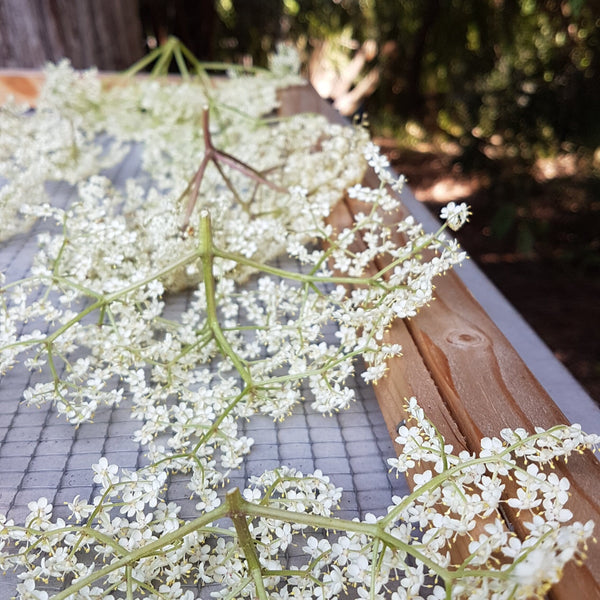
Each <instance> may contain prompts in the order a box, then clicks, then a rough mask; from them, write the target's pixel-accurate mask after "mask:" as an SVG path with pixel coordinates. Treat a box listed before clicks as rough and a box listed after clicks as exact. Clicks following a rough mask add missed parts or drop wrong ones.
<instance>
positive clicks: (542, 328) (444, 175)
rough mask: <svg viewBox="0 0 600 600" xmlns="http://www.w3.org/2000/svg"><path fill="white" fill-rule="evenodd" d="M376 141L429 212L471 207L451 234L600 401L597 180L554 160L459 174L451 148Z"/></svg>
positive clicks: (599, 205) (569, 163)
mask: <svg viewBox="0 0 600 600" xmlns="http://www.w3.org/2000/svg"><path fill="white" fill-rule="evenodd" d="M378 143H379V144H380V145H381V146H382V148H383V149H384V151H386V152H387V154H388V156H389V157H390V161H391V163H392V165H393V167H394V169H395V170H396V171H397V172H399V173H403V174H404V175H405V176H406V177H407V179H408V183H409V185H410V187H411V189H412V191H413V192H414V194H415V196H416V197H417V198H418V199H419V200H421V201H422V202H424V203H425V204H426V205H427V206H428V207H429V208H430V209H431V210H432V211H433V212H435V213H439V210H440V208H441V206H443V204H445V203H446V202H449V201H451V200H453V201H457V202H462V201H465V202H468V203H469V204H470V205H471V206H472V207H473V216H472V218H471V222H470V223H469V224H468V225H467V226H465V227H464V228H463V229H462V230H461V231H460V232H459V235H458V238H459V241H460V242H461V244H462V245H463V247H464V248H465V249H466V250H467V251H468V252H469V254H470V256H471V258H472V259H473V260H475V261H476V262H477V263H478V265H479V266H480V267H481V268H482V270H483V271H484V272H485V273H486V275H487V276H488V277H489V278H490V280H491V281H492V282H493V283H494V284H495V285H496V286H497V287H498V288H499V290H500V291H501V292H502V293H503V294H504V296H505V297H506V298H507V299H508V300H509V302H511V304H513V305H514V306H515V308H516V309H517V310H518V311H519V312H520V313H521V314H522V315H523V317H524V318H525V319H526V320H527V321H528V322H529V323H530V325H531V326H532V327H533V329H534V330H535V331H536V332H537V333H538V335H539V336H540V337H541V338H542V339H543V340H544V342H545V343H546V344H547V345H548V347H549V348H550V349H551V350H552V352H553V353H554V355H555V356H556V357H557V358H558V359H559V360H560V361H561V362H562V363H563V364H564V365H565V366H566V367H567V368H568V369H569V370H570V371H571V373H573V375H574V376H575V377H576V379H577V380H578V381H579V382H580V383H581V384H582V385H583V387H584V388H585V389H586V390H587V391H588V393H589V394H590V396H591V397H592V398H593V399H594V400H595V401H596V402H597V403H598V404H600V185H599V182H598V180H597V179H594V178H593V177H592V176H590V175H589V174H585V173H584V174H583V175H582V174H581V173H582V171H581V170H578V169H577V166H576V165H575V167H574V166H573V164H572V161H569V160H568V159H566V160H565V159H564V158H563V159H558V160H555V161H549V160H546V161H544V162H543V163H541V164H540V165H539V166H538V167H537V169H534V170H532V171H529V172H527V173H524V172H519V171H518V170H514V169H512V168H511V166H510V165H503V166H502V168H500V169H498V170H497V171H495V172H492V173H491V174H490V172H489V171H482V170H479V171H473V172H471V173H465V172H463V170H462V168H461V166H460V165H459V163H458V162H457V161H456V160H455V158H454V157H453V156H452V154H451V153H450V154H448V153H443V152H440V151H435V150H431V149H422V150H417V151H416V150H410V151H409V150H403V149H399V148H397V147H396V146H395V145H394V144H392V143H390V142H387V141H386V140H378Z"/></svg>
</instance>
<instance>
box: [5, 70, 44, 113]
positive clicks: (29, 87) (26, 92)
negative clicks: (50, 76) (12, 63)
mask: <svg viewBox="0 0 600 600" xmlns="http://www.w3.org/2000/svg"><path fill="white" fill-rule="evenodd" d="M43 84H44V76H43V75H42V73H41V72H40V71H38V70H31V69H10V70H2V71H0V104H4V103H5V102H6V101H7V100H8V98H10V97H13V98H14V99H15V100H16V101H17V102H18V103H22V104H28V105H29V106H35V105H36V102H37V98H38V96H39V94H40V90H41V88H42V85H43Z"/></svg>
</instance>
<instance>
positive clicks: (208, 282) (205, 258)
mask: <svg viewBox="0 0 600 600" xmlns="http://www.w3.org/2000/svg"><path fill="white" fill-rule="evenodd" d="M199 255H200V257H201V259H202V279H203V281H204V294H205V297H206V318H207V321H208V326H209V327H210V329H211V331H212V333H213V335H214V337H215V341H216V342H217V345H218V346H219V349H220V350H221V352H222V353H223V355H224V356H226V357H227V358H229V359H230V360H231V362H232V363H233V366H234V367H235V368H236V370H237V371H238V373H239V374H240V377H241V378H242V379H243V380H244V383H245V384H246V385H247V386H248V387H249V388H251V389H252V388H253V387H254V383H253V381H252V376H251V375H250V372H249V371H248V369H247V368H246V365H245V364H244V363H243V362H242V360H241V359H240V357H239V356H238V355H237V354H236V352H235V350H234V349H233V348H232V347H231V344H230V343H229V341H228V340H227V338H226V337H225V334H224V333H223V330H222V329H221V326H220V324H219V317H218V314H217V302H216V294H215V278H214V274H213V262H214V252H213V242H212V230H211V224H210V215H209V213H208V211H207V210H203V211H202V213H201V215H200V244H199Z"/></svg>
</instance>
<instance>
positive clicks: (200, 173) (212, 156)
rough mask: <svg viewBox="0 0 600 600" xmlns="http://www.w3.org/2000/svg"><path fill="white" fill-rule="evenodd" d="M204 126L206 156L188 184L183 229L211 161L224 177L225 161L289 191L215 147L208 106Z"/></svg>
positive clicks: (276, 188) (203, 116)
mask: <svg viewBox="0 0 600 600" xmlns="http://www.w3.org/2000/svg"><path fill="white" fill-rule="evenodd" d="M202 127H203V130H204V131H203V133H204V156H203V158H202V162H201V163H200V166H199V167H198V170H197V171H196V173H194V177H193V178H192V182H191V186H188V189H189V194H190V197H189V200H188V202H187V206H186V210H185V215H184V220H183V224H182V226H181V228H182V230H183V231H185V230H186V229H187V228H188V225H189V223H190V218H191V216H192V212H194V208H195V206H196V202H197V201H198V194H199V193H200V186H201V185H202V179H203V178H204V173H205V172H206V167H207V166H208V163H209V162H211V161H212V162H213V163H215V165H216V166H217V168H218V170H219V172H220V173H221V175H222V176H223V177H224V175H223V173H222V171H221V169H220V165H219V163H223V164H225V165H227V166H228V167H230V168H232V169H235V170H236V171H239V172H240V173H242V174H243V175H245V176H246V177H248V178H250V179H253V180H254V181H256V182H257V183H260V184H263V185H266V186H267V187H270V188H271V189H272V190H275V191H277V192H281V193H286V192H287V191H288V190H287V188H285V187H283V186H280V185H277V184H276V183H273V182H271V181H269V180H268V179H265V178H264V177H263V176H262V175H261V174H260V173H259V172H258V171H257V170H256V169H253V168H252V167H251V166H249V165H247V164H246V163H244V162H242V161H241V160H239V159H237V158H235V156H232V155H231V154H228V153H227V152H223V151H222V150H219V149H217V148H215V146H214V145H213V141H212V136H211V134H210V124H209V109H208V108H205V109H204V111H203V113H202ZM186 191H187V190H186ZM185 193H186V192H184V195H185Z"/></svg>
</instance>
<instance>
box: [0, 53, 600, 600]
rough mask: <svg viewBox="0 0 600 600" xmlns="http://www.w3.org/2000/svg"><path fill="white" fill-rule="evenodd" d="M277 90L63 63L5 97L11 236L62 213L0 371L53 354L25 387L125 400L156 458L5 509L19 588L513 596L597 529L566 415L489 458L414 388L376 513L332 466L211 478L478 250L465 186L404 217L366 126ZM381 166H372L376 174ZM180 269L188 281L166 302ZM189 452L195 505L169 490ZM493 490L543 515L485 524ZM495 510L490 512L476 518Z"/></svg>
mask: <svg viewBox="0 0 600 600" xmlns="http://www.w3.org/2000/svg"><path fill="white" fill-rule="evenodd" d="M281 60H283V58H282V59H281ZM284 62H289V60H287V59H286V60H284ZM280 85H281V82H278V80H277V79H275V78H272V77H268V76H266V75H256V76H252V77H250V76H246V75H242V76H238V77H234V78H231V79H228V80H226V81H223V82H220V83H219V84H218V85H215V86H214V87H213V86H209V85H207V84H206V82H205V81H204V80H202V79H200V80H196V79H192V80H189V81H184V82H182V83H181V84H180V85H177V86H175V85H173V84H172V83H170V82H169V81H157V80H154V79H150V78H149V79H140V80H135V81H132V82H130V83H129V84H128V85H123V84H122V82H121V81H120V80H117V81H114V82H111V83H110V84H102V83H101V82H100V81H99V80H98V79H97V77H96V74H95V73H94V72H93V71H90V72H88V73H85V74H79V73H76V72H74V71H73V70H72V69H71V68H70V66H69V65H68V64H66V63H61V64H59V65H57V66H56V67H51V68H49V70H48V82H47V86H46V89H45V91H44V92H43V94H42V97H41V100H40V106H39V108H38V110H36V111H35V112H34V113H33V114H29V113H26V112H23V111H20V112H19V111H18V110H17V109H15V108H14V107H6V108H3V109H2V110H3V111H6V114H7V115H8V117H7V118H8V119H9V121H10V124H11V126H12V128H13V129H12V130H11V135H12V137H11V136H9V137H8V138H7V141H3V142H2V143H3V144H4V146H2V147H0V160H1V162H0V168H1V169H2V170H1V172H0V173H1V175H2V177H3V179H2V181H3V185H2V187H1V188H0V211H1V212H2V215H3V217H6V218H5V220H4V221H3V223H4V226H5V229H4V230H3V236H9V235H12V234H14V233H15V232H17V231H20V230H21V228H22V224H23V222H24V221H23V219H22V217H26V219H25V220H26V222H27V223H30V222H32V221H33V220H35V219H46V220H47V221H48V222H49V223H52V224H54V227H47V228H46V231H45V232H43V233H41V234H40V236H39V238H38V242H39V251H38V253H37V254H36V256H35V258H34V260H33V264H32V265H31V276H30V277H27V278H26V279H23V280H19V281H5V280H4V278H2V282H1V285H2V287H1V288H0V294H1V297H2V303H1V304H0V374H3V375H4V374H6V373H8V372H9V370H10V369H11V367H12V366H14V365H15V364H16V363H17V362H18V361H22V362H23V364H24V365H25V366H26V367H27V368H28V369H30V370H31V371H36V372H37V373H38V374H37V376H36V379H35V383H33V384H32V385H31V387H29V388H28V389H27V390H26V392H25V394H24V400H25V402H27V403H29V404H34V405H41V404H43V403H54V404H55V405H56V407H57V409H58V412H59V413H61V414H63V415H64V416H65V418H66V419H67V420H69V421H70V422H72V423H74V424H80V423H83V422H86V421H90V420H92V419H93V417H94V414H95V412H96V411H97V410H98V408H99V407H101V406H103V405H109V406H112V405H117V404H125V403H127V404H128V405H129V406H130V407H131V412H132V417H133V418H134V419H135V420H137V421H139V427H138V429H137V431H136V433H135V435H134V439H135V441H137V442H139V443H140V444H141V445H143V446H144V447H145V448H146V450H147V458H148V463H149V464H148V466H145V467H143V468H140V469H139V470H137V471H128V470H124V469H120V468H119V467H118V465H114V464H110V463H109V462H108V460H107V459H106V458H102V459H100V461H99V462H98V463H97V464H95V465H93V466H92V472H91V474H90V478H91V480H92V481H93V483H94V484H95V485H96V486H97V487H96V493H95V496H94V498H93V499H92V500H91V501H90V502H87V501H84V500H82V499H81V498H79V497H76V498H74V499H73V501H72V502H71V503H69V505H68V508H69V511H70V519H71V520H72V521H73V523H70V522H66V521H65V520H63V519H61V518H59V517H54V516H53V512H54V509H53V507H52V505H51V503H50V502H49V501H48V500H47V499H45V498H40V499H39V500H38V501H36V502H31V503H30V505H29V507H28V508H29V515H28V516H27V518H26V519H25V521H24V523H23V524H15V523H14V522H13V521H11V520H9V519H8V518H6V517H5V516H0V569H1V570H4V571H8V570H12V569H16V570H17V571H18V572H19V573H20V574H19V577H20V583H19V584H18V588H17V593H18V594H19V597H20V598H22V599H23V600H29V599H36V600H44V599H45V598H48V593H47V591H46V590H45V589H44V582H46V581H52V582H53V583H57V582H65V581H67V582H70V583H69V584H65V586H67V585H68V586H70V587H68V588H67V591H66V592H65V594H67V593H68V594H70V595H69V596H68V597H69V598H71V597H72V598H77V599H80V598H81V599H92V598H98V599H99V598H104V599H105V600H112V599H114V600H116V599H117V598H123V597H127V598H131V597H148V598H160V599H183V600H193V598H196V597H197V596H196V593H195V591H192V589H190V587H186V586H188V585H190V586H191V585H193V584H196V586H197V585H206V586H213V587H211V590H213V591H212V596H213V597H216V598H221V597H222V598H227V597H239V598H243V597H248V598H256V597H258V598H267V597H270V598H276V599H282V600H283V599H284V598H292V597H305V598H320V599H323V600H324V599H325V598H331V599H334V598H338V597H339V596H340V594H342V593H343V592H344V591H345V590H346V589H347V588H348V587H352V588H356V594H358V596H359V597H371V598H392V599H394V600H395V599H396V598H397V599H400V598H405V597H413V598H420V597H422V596H420V595H419V594H421V590H422V589H423V586H426V585H429V586H432V587H431V588H430V589H431V593H430V594H429V595H428V596H427V598H428V600H436V599H439V598H442V597H448V596H444V594H445V591H444V590H450V592H449V593H450V597H461V595H462V596H465V597H466V596H467V595H471V597H477V596H476V594H483V591H482V590H485V591H486V592H487V591H489V592H490V593H498V594H499V595H498V597H499V598H500V597H509V596H506V595H505V596H502V595H501V594H503V593H504V592H506V590H513V588H514V584H515V583H518V584H519V585H520V586H521V587H520V588H519V590H521V589H522V590H523V593H522V594H521V592H520V591H519V592H514V593H513V592H511V593H513V595H512V596H510V597H513V598H521V597H523V598H525V597H527V596H528V595H529V594H530V593H537V592H538V591H539V590H540V589H545V588H544V586H547V585H549V583H552V582H553V581H555V579H556V577H558V575H559V573H560V571H561V569H562V566H563V565H564V563H565V562H566V561H567V560H569V559H570V558H572V557H578V556H579V553H580V551H581V548H582V546H583V544H584V543H585V540H587V539H588V538H589V536H590V535H591V529H592V526H591V524H584V525H582V524H577V523H574V524H567V523H568V522H569V521H570V518H571V515H570V512H569V510H568V508H567V507H566V505H565V504H566V500H567V497H568V485H567V483H566V482H565V480H564V479H561V478H559V477H557V476H556V475H555V474H553V473H547V472H546V471H545V470H544V469H545V467H546V466H547V465H549V464H551V463H552V461H554V460H556V458H557V457H566V456H567V455H568V454H569V453H570V452H573V451H577V450H580V449H582V448H585V447H589V446H592V445H596V444H597V443H598V440H597V439H596V438H594V437H591V436H586V435H585V434H583V433H582V432H581V430H580V429H578V428H576V427H571V428H557V429H554V430H551V431H550V432H543V431H536V432H535V433H534V434H533V435H528V434H527V433H526V432H523V431H520V430H517V431H514V432H513V431H505V432H502V434H501V436H502V439H485V440H483V441H482V450H481V452H480V453H479V454H478V455H470V454H469V453H459V454H458V455H457V456H454V455H452V454H451V452H452V448H451V447H450V446H448V445H447V444H446V443H445V442H444V440H442V439H441V438H440V436H439V435H438V434H437V432H436V431H435V429H434V428H433V426H432V425H431V424H430V423H429V422H428V421H427V419H426V417H425V415H424V414H423V412H422V410H421V409H420V408H419V407H418V406H417V404H416V402H415V401H410V403H409V405H408V408H407V410H408V411H409V413H410V414H411V415H412V418H413V419H414V422H415V424H414V425H411V426H410V427H409V426H403V427H401V428H400V430H399V432H398V439H397V441H398V443H399V444H400V445H401V446H402V447H403V451H402V453H401V454H400V456H399V457H398V458H397V459H391V460H390V466H391V467H393V468H395V469H396V470H397V471H399V472H404V471H406V470H409V469H413V468H418V469H419V472H418V473H417V474H416V475H415V476H414V481H415V483H416V484H417V488H416V490H415V491H414V492H413V493H412V494H410V495H409V496H407V497H406V498H402V499H400V498H398V499H396V500H395V502H394V505H393V506H392V507H390V508H389V512H388V514H387V515H386V516H384V517H381V518H378V519H376V518H375V517H373V516H367V518H366V519H365V520H364V521H363V522H361V521H358V520H353V521H345V520H342V519H338V518H336V517H335V509H336V506H337V504H338V502H339V501H340V498H341V490H340V489H339V488H336V487H335V486H333V485H332V484H331V482H330V481H329V479H328V478H327V476H326V475H324V474H323V473H321V472H319V471H317V472H315V473H313V474H308V475H304V474H302V473H300V472H297V471H294V470H293V469H289V468H284V467H281V468H279V469H275V470H273V471H269V472H267V473H264V474H263V475H262V476H260V477H254V478H252V479H251V480H250V481H249V482H248V487H247V489H245V490H244V491H243V492H242V493H239V492H237V493H236V491H233V492H230V493H228V494H227V495H226V496H225V498H223V495H222V494H219V492H218V490H219V488H221V487H222V486H224V485H225V484H226V483H227V481H228V476H229V475H230V473H231V471H232V470H233V469H236V468H238V467H239V466H240V465H241V464H242V461H243V460H244V456H246V455H247V454H248V453H249V452H251V449H252V446H253V443H254V440H252V439H251V438H249V437H246V436H244V435H242V434H241V431H242V428H241V423H242V421H243V420H245V419H247V418H249V417H250V416H252V415H254V414H264V415H268V416H270V417H272V418H273V419H277V420H279V419H283V418H285V417H286V416H287V415H288V414H289V413H290V412H291V411H292V409H293V407H294V405H295V404H296V403H298V402H301V401H308V402H310V403H311V404H312V406H313V408H314V409H315V410H317V411H319V412H321V413H323V414H329V413H333V412H335V411H338V410H341V409H343V408H345V407H346V406H348V404H349V403H350V402H352V401H353V400H354V389H353V381H352V380H353V378H354V377H355V376H356V374H357V373H356V365H357V362H358V361H359V359H362V360H364V362H365V364H366V369H365V370H364V372H363V373H362V377H363V378H364V380H365V381H367V382H376V381H378V380H379V379H380V378H381V377H383V376H384V374H385V372H386V368H387V361H388V359H389V358H390V357H392V356H396V355H398V354H400V353H401V348H400V346H399V345H397V344H389V343H386V342H385V341H384V340H385V337H384V334H385V331H386V330H387V329H388V328H389V327H390V325H391V324H392V322H393V320H394V319H396V318H405V317H410V316H413V315H414V314H416V312H417V311H418V310H419V309H420V308H422V307H423V306H425V305H427V304H428V303H429V302H431V301H432V299H433V287H434V281H435V278H436V277H438V276H439V275H442V274H443V273H445V272H446V271H447V270H448V269H450V268H452V267H453V266H454V265H456V264H458V263H460V262H461V261H462V260H463V258H464V253H463V252H462V251H461V249H460V248H459V246H458V244H457V243H456V242H455V241H451V240H448V239H447V238H446V237H445V235H444V231H445V229H446V228H448V227H449V228H451V229H455V228H456V227H457V226H458V225H460V224H462V222H464V221H465V220H466V218H467V216H468V208H467V207H466V206H462V205H461V206H459V207H457V206H455V205H448V207H447V208H446V209H445V213H444V215H443V216H444V217H445V218H446V219H447V221H446V223H445V224H443V225H442V226H441V227H440V229H439V230H438V231H437V232H434V233H427V232H425V231H424V229H423V228H422V226H421V225H420V224H418V223H416V222H415V221H414V219H413V218H412V217H407V218H402V219H398V217H397V214H398V213H397V212H396V211H397V209H398V208H399V202H398V199H397V197H396V195H395V194H393V191H394V190H399V189H400V188H401V187H402V185H403V179H402V178H400V179H396V178H395V177H393V176H392V175H391V173H390V171H389V170H388V168H387V167H388V163H387V160H386V159H385V157H383V156H382V155H381V154H380V152H379V150H378V149H377V147H376V146H375V145H374V144H372V143H370V142H369V141H368V139H367V135H366V133H365V131H363V130H362V129H355V128H352V127H341V126H337V125H331V124H329V123H327V122H326V121H325V120H324V119H322V118H320V117H318V116H311V115H299V116H295V117H290V118H287V119H281V120H272V119H269V118H267V116H266V115H268V114H270V113H271V111H272V110H273V109H274V108H275V107H276V105H277V95H276V94H277V90H278V86H280ZM241 97H243V98H244V114H242V113H241V112H240V111H239V110H238V109H235V107H236V105H237V104H238V103H239V98H241ZM207 106H208V107H209V108H207ZM233 109H235V110H233ZM53 128H54V130H55V132H56V134H55V137H54V138H52V137H51V132H52V131H53ZM0 133H1V132H0ZM2 137H3V136H0V139H1V138H2ZM19 138H20V139H21V140H25V142H24V143H23V142H21V143H22V145H23V149H22V151H19V148H18V146H19V144H18V139H19ZM125 151H127V152H129V153H130V155H135V156H137V157H138V158H139V163H140V165H141V169H142V170H141V172H140V174H139V176H138V177H137V178H131V179H130V180H129V181H128V182H127V184H126V185H125V186H124V187H123V188H119V189H117V188H116V187H115V186H114V185H113V183H112V182H111V181H110V179H109V178H108V177H107V176H106V172H105V169H106V167H107V166H109V165H112V164H115V162H118V161H119V160H120V159H121V158H122V157H123V153H124V152H125ZM367 165H369V166H370V167H371V168H372V169H373V170H374V172H375V173H376V175H377V176H378V178H379V183H378V184H377V185H376V186H375V187H369V186H367V185H364V184H363V183H362V178H363V175H364V171H365V169H366V167H367ZM55 179H58V180H61V181H62V180H64V181H67V182H69V183H70V184H72V185H73V186H74V187H75V190H76V199H75V200H74V201H73V202H72V203H71V204H69V205H68V206H55V205H53V204H52V203H51V201H50V198H49V196H47V195H46V193H45V191H44V190H43V189H42V188H44V186H46V184H47V182H48V181H51V180H55ZM44 189H45V188H44ZM342 197H347V201H348V202H349V203H353V205H354V208H356V210H353V211H351V213H352V216H351V217H349V218H348V219H347V220H346V222H342V223H341V224H340V221H339V220H334V219H333V218H332V216H331V213H332V210H333V207H334V206H335V205H336V203H337V202H338V201H339V200H340V198H342ZM282 255H283V256H287V258H286V259H285V260H287V263H286V262H285V260H284V259H282V260H284V263H283V266H281V263H280V264H277V263H274V259H275V258H276V257H278V256H282ZM184 288H185V289H186V290H187V291H186V293H187V294H188V300H189V301H188V302H187V304H186V306H185V308H183V309H178V310H175V309H173V305H174V300H176V299H177V297H178V296H177V292H179V291H180V290H182V289H184ZM332 329H333V330H334V331H335V335H334V337H335V339H336V340H337V341H336V343H331V342H329V341H326V340H327V339H330V338H326V336H325V332H326V331H328V330H332ZM519 459H526V460H527V461H529V463H530V464H529V467H527V468H524V467H522V466H520V465H521V463H520V462H519ZM177 473H178V474H182V475H185V476H186V478H187V486H188V489H189V495H190V497H191V498H192V499H193V501H194V503H195V507H196V511H197V515H198V516H197V518H195V519H194V520H185V519H183V518H181V517H180V516H179V512H180V509H181V507H180V506H179V505H177V504H176V503H173V502H168V501H167V500H166V498H167V496H166V492H165V488H166V487H168V485H169V481H170V477H171V476H173V475H174V474H177ZM511 477H512V479H511ZM507 479H511V481H513V482H514V486H515V490H514V492H513V491H512V490H511V491H510V493H511V495H510V497H509V498H508V499H506V492H507V490H508V486H507V484H506V480H507ZM502 504H505V505H506V506H508V507H510V508H512V509H515V510H521V511H532V520H531V522H530V523H529V524H528V527H529V529H530V535H529V537H528V538H527V539H526V540H524V541H520V540H519V539H518V538H517V537H516V536H515V535H514V534H513V533H512V532H508V531H505V530H504V529H503V528H502V526H501V524H500V523H499V521H497V520H493V519H494V517H495V515H496V511H497V510H498V509H499V508H500V507H501V506H502ZM481 518H489V519H492V520H490V521H489V522H488V524H486V525H485V526H484V527H483V528H480V529H477V521H478V519H481ZM226 519H227V520H228V521H227V523H224V521H225V520H226ZM231 522H233V525H231ZM475 534H477V535H475ZM461 536H462V537H467V538H469V539H470V545H469V552H470V556H468V557H466V558H464V562H463V563H461V564H460V565H459V566H461V569H460V570H459V571H458V573H459V575H457V574H456V573H457V571H456V570H454V569H452V568H451V567H452V563H451V561H452V559H451V557H450V554H449V547H450V545H451V544H453V543H455V541H456V540H457V538H459V537H461ZM530 540H531V541H530ZM298 549H299V550H300V555H299V556H296V554H297V553H296V552H293V551H292V550H298ZM559 549H560V552H559ZM541 551H543V552H544V553H545V554H546V555H547V556H548V557H550V558H549V560H551V561H552V562H551V565H552V568H551V569H550V571H549V572H548V573H544V572H542V570H541V569H540V568H538V567H537V565H539V563H540V559H539V556H540V552H541ZM498 556H502V557H504V558H506V559H507V560H506V562H505V563H502V566H500V567H498V564H497V563H496V562H495V561H496V559H497V557H498ZM483 571H485V573H483ZM488 571H489V574H488ZM493 572H499V573H500V576H498V577H495V576H494V574H493ZM507 581H508V582H509V585H508V587H507ZM440 590H441V591H440ZM515 594H516V595H515ZM65 597H66V596H65ZM202 597H204V596H202ZM480 597H484V596H483V595H480Z"/></svg>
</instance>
